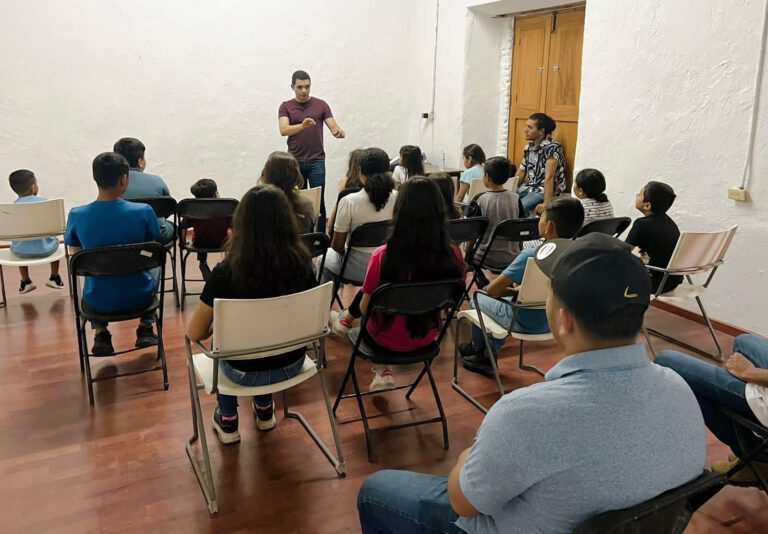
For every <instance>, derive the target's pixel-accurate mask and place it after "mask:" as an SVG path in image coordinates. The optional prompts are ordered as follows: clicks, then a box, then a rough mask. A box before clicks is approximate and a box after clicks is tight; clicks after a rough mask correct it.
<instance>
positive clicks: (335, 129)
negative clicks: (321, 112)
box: [325, 117, 347, 139]
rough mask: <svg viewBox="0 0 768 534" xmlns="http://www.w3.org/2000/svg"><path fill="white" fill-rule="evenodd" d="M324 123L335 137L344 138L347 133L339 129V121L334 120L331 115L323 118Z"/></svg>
mask: <svg viewBox="0 0 768 534" xmlns="http://www.w3.org/2000/svg"><path fill="white" fill-rule="evenodd" d="M325 125H326V126H328V129H329V130H330V131H331V134H332V135H333V136H334V137H335V138H336V139H344V138H345V137H346V136H347V134H346V133H344V130H342V129H341V126H339V123H337V122H336V119H334V118H333V117H328V118H327V119H325Z"/></svg>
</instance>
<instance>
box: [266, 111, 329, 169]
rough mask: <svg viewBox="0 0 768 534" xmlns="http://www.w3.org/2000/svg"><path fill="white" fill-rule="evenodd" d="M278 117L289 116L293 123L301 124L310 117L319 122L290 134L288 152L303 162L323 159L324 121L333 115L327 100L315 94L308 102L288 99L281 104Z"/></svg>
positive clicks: (289, 120) (289, 121)
mask: <svg viewBox="0 0 768 534" xmlns="http://www.w3.org/2000/svg"><path fill="white" fill-rule="evenodd" d="M277 116H278V117H288V123H289V124H291V125H294V124H301V122H302V121H303V120H304V119H306V118H307V117H309V118H310V119H314V120H315V122H316V123H317V124H316V125H315V126H314V127H313V128H307V129H306V130H302V131H300V132H299V133H297V134H296V135H289V136H288V152H290V153H291V154H293V156H294V157H295V158H296V159H297V160H299V162H301V163H303V162H305V161H323V160H324V159H325V151H324V150H323V121H325V119H330V118H331V117H333V113H331V108H330V107H328V104H327V103H326V102H325V100H320V99H319V98H315V97H313V96H311V97H309V100H307V101H306V102H297V101H296V100H295V99H291V100H287V101H285V102H283V103H282V104H280V110H279V111H278V112H277Z"/></svg>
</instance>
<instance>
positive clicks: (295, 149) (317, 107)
mask: <svg viewBox="0 0 768 534" xmlns="http://www.w3.org/2000/svg"><path fill="white" fill-rule="evenodd" d="M311 83H312V82H311V80H310V79H309V74H307V73H306V72H304V71H303V70H297V71H296V72H294V73H293V76H291V89H293V92H294V93H295V95H296V96H295V97H294V98H292V99H291V100H287V101H285V102H283V103H282V104H280V110H279V111H278V113H277V117H278V118H277V120H278V124H279V126H280V135H285V136H288V152H290V153H291V154H293V155H294V157H295V158H296V159H297V160H298V161H299V167H300V169H301V174H302V176H304V179H305V180H306V181H308V182H309V186H310V187H322V188H323V191H322V195H321V196H320V217H319V219H318V221H317V226H318V228H325V151H324V150H323V123H325V124H327V125H328V129H329V130H331V134H333V136H334V137H335V138H337V139H344V136H345V135H346V134H345V133H344V130H342V129H341V127H340V126H339V125H338V124H337V123H336V121H335V120H334V118H333V113H331V108H330V107H329V106H328V104H327V103H326V102H325V100H320V99H319V98H315V97H313V96H309V88H310V86H311Z"/></svg>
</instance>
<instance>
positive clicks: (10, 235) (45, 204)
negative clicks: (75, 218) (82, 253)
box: [0, 198, 67, 241]
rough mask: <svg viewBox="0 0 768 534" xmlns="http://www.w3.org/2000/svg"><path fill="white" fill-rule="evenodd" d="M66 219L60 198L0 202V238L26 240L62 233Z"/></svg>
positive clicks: (65, 226) (65, 225)
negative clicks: (27, 202)
mask: <svg viewBox="0 0 768 534" xmlns="http://www.w3.org/2000/svg"><path fill="white" fill-rule="evenodd" d="M66 228H67V221H66V218H65V215H64V201H63V200H62V199H60V198H57V199H54V200H42V201H40V202H31V203H29V204H0V239H3V240H8V241H10V240H14V241H28V240H31V239H39V238H41V237H48V236H57V235H62V234H64V232H65V230H66Z"/></svg>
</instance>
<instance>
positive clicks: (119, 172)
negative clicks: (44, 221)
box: [65, 152, 160, 356]
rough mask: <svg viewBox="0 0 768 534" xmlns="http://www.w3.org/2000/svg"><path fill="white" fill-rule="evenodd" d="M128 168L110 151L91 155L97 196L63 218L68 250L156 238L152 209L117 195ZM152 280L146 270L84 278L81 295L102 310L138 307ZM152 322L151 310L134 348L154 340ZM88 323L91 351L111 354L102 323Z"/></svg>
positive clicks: (148, 297)
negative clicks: (135, 272)
mask: <svg viewBox="0 0 768 534" xmlns="http://www.w3.org/2000/svg"><path fill="white" fill-rule="evenodd" d="M128 169H129V167H128V161H127V160H126V159H125V158H124V157H123V156H121V155H120V154H117V153H115V152H104V153H102V154H99V155H98V156H96V159H94V160H93V178H94V180H95V181H96V185H97V186H98V188H99V194H98V196H97V197H96V201H95V202H91V203H90V204H86V205H85V206H78V207H76V208H73V209H72V211H70V212H69V218H68V219H67V232H66V235H65V240H66V243H67V245H69V246H70V247H71V248H72V252H73V253H74V252H78V251H79V250H81V249H90V248H99V247H111V246H117V245H130V244H132V243H143V242H146V241H156V240H157V239H158V236H159V235H160V229H159V227H158V224H157V217H155V212H154V211H153V210H152V208H150V207H149V206H148V205H146V204H140V203H136V202H128V201H127V200H123V199H122V198H121V197H122V195H123V193H125V190H126V189H127V188H128V180H129V177H128ZM157 283H158V281H157V280H156V278H155V277H154V276H153V275H151V274H150V273H137V274H130V275H125V276H109V277H98V278H86V279H85V288H84V290H83V300H84V301H85V303H86V304H87V305H88V306H90V307H91V308H93V309H94V310H95V311H97V312H101V313H117V312H123V311H124V312H129V311H135V310H140V309H142V308H145V307H147V306H148V305H149V304H150V302H152V299H153V297H154V295H155V292H156V290H157ZM154 321H155V314H154V313H149V314H147V315H145V316H144V317H142V318H141V322H140V324H139V328H138V329H137V330H136V347H149V346H152V345H157V336H156V335H155V333H154V331H153V328H152V324H153V323H154ZM91 326H92V327H93V329H94V331H95V333H96V334H95V337H94V342H93V348H92V353H93V354H94V355H97V356H108V355H110V354H114V352H115V350H114V348H113V347H112V335H111V334H110V333H109V331H108V330H107V323H96V322H93V323H92V324H91Z"/></svg>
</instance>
